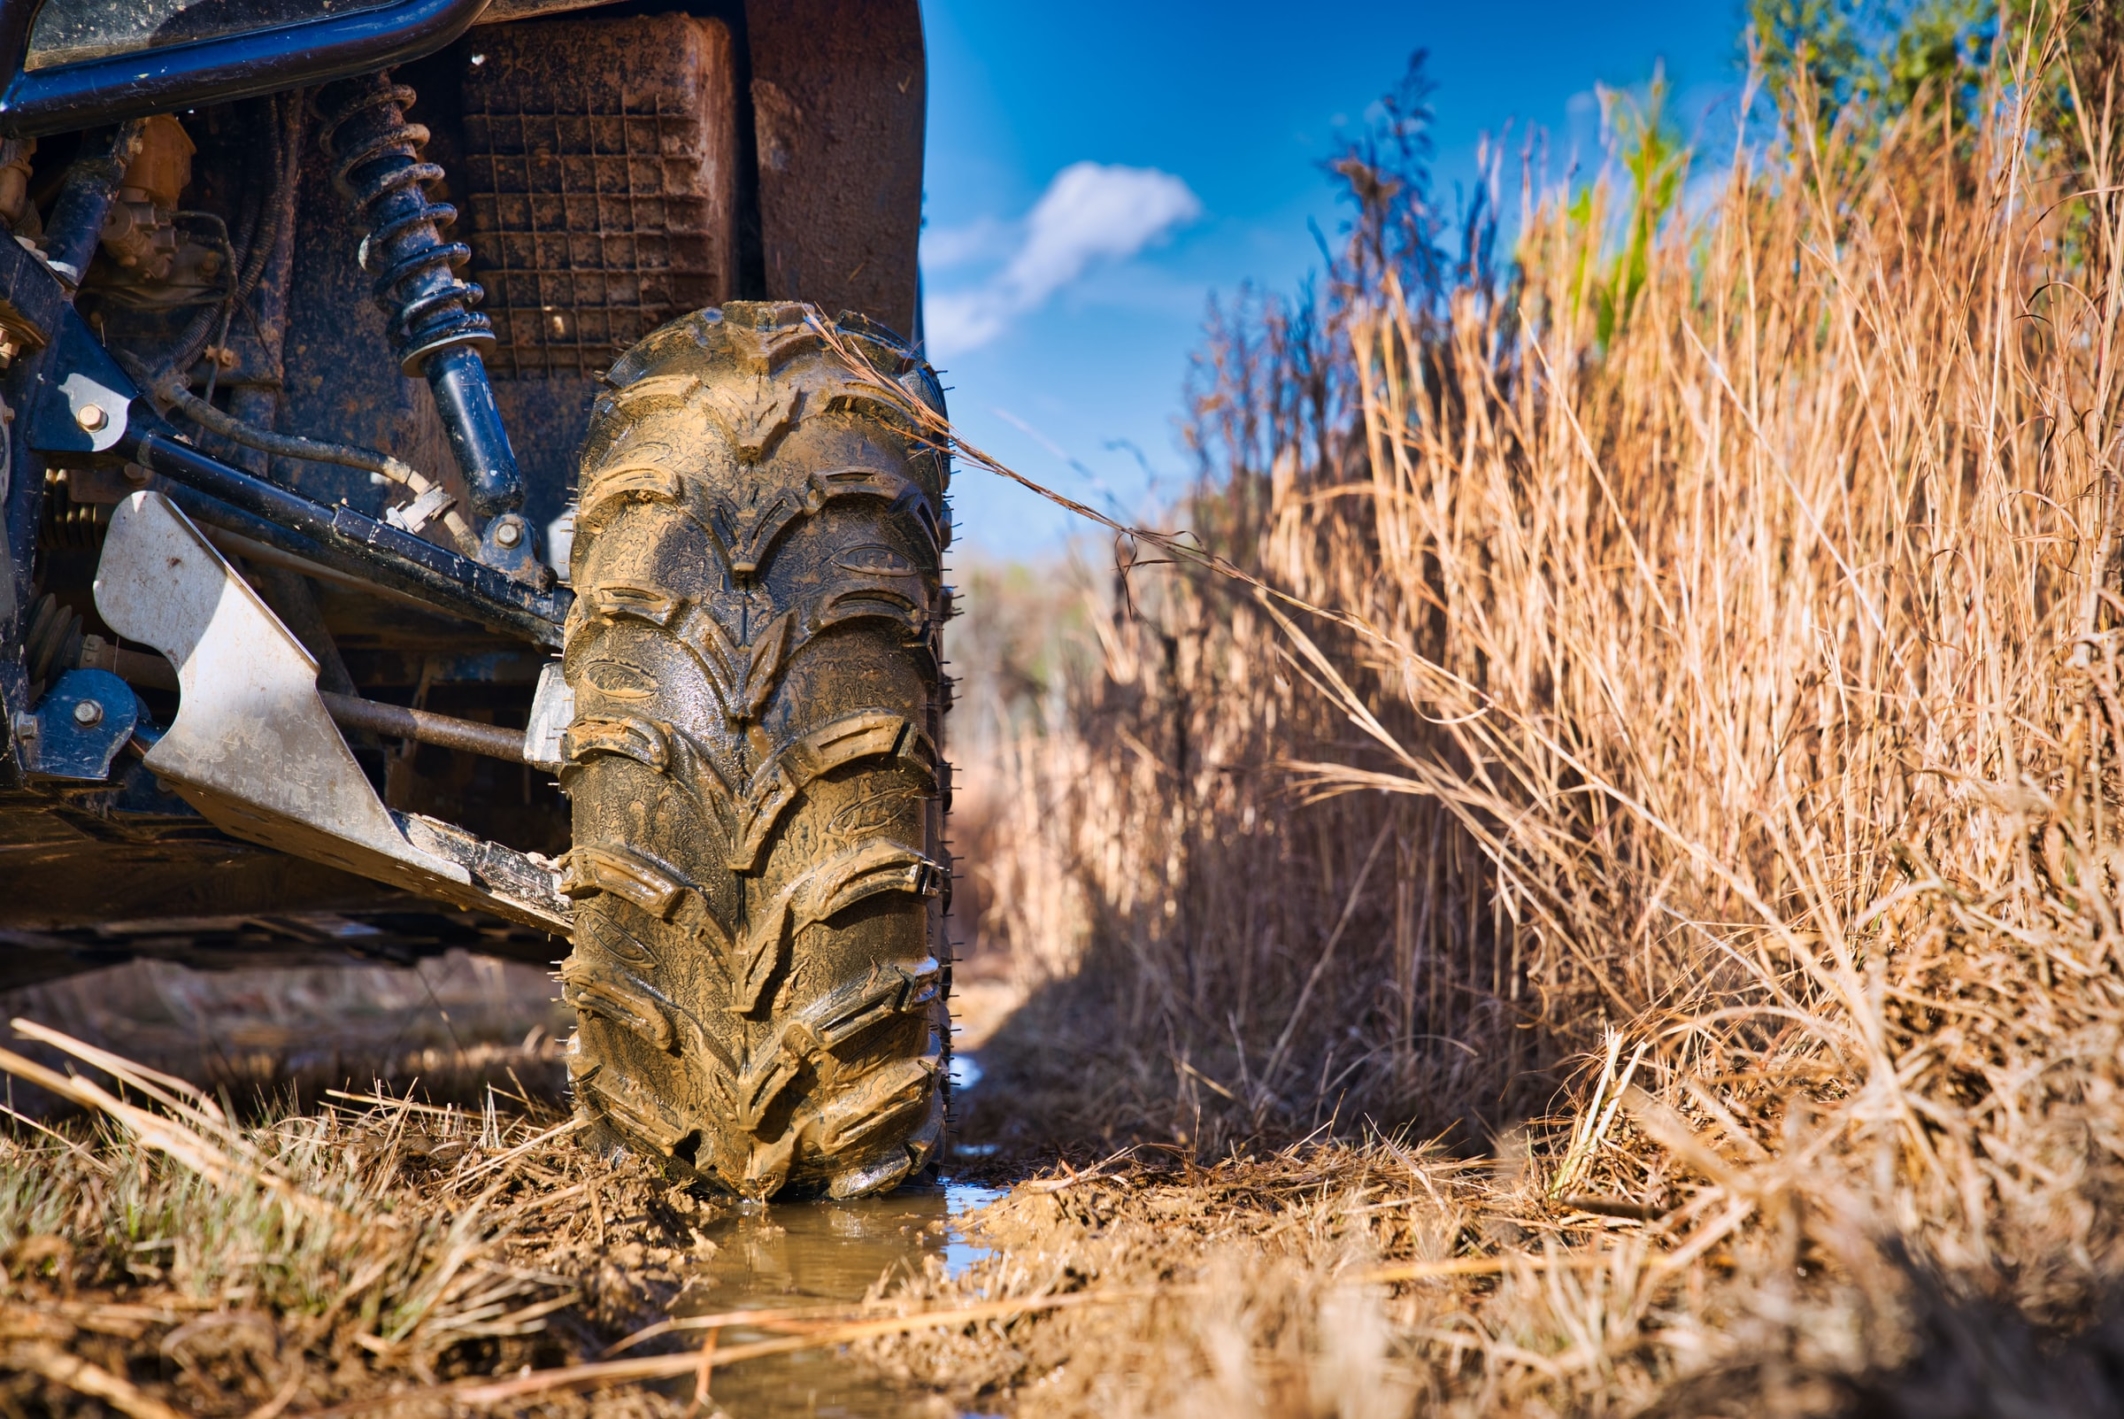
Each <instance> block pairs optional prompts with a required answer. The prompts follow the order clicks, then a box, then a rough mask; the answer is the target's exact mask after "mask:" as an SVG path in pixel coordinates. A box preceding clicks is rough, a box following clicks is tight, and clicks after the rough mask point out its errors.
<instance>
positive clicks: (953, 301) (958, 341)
mask: <svg viewBox="0 0 2124 1419" xmlns="http://www.w3.org/2000/svg"><path fill="white" fill-rule="evenodd" d="M1201 215H1202V203H1201V202H1200V201H1199V200H1197V198H1196V197H1195V194H1194V193H1193V192H1192V191H1190V190H1189V188H1188V185H1187V184H1186V183H1185V182H1182V181H1181V180H1180V179H1179V178H1177V177H1175V176H1173V175H1172V174H1171V173H1169V172H1159V171H1158V170H1157V169H1155V168H1128V167H1108V166H1105V165H1102V164H1099V163H1088V162H1087V163H1072V164H1071V165H1070V166H1068V167H1066V168H1064V169H1062V171H1060V172H1058V173H1056V174H1055V180H1054V181H1053V182H1051V183H1049V184H1048V185H1047V191H1046V192H1045V193H1043V194H1041V197H1040V200H1039V201H1038V202H1037V203H1035V204H1034V205H1033V209H1032V211H1031V212H1029V213H1027V214H1026V217H1025V222H1024V228H1023V233H1022V238H1021V240H1020V241H1019V243H1018V245H1017V248H1016V250H1015V251H1014V252H1012V253H1011V255H1010V258H1009V260H1008V261H1007V262H1006V263H1005V264H1004V266H1003V269H1002V270H1000V271H998V272H996V273H995V275H993V276H991V277H990V278H989V279H988V280H987V281H985V282H983V283H982V284H980V285H978V286H974V287H971V288H969V289H966V290H960V291H948V292H937V293H933V294H931V295H930V296H929V298H928V301H927V309H926V310H925V311H924V316H925V326H926V329H927V334H928V340H929V347H930V350H931V351H932V353H933V354H935V355H936V356H938V357H942V356H945V355H950V354H957V353H962V352H964V351H967V350H972V349H976V348H978V347H979V346H982V345H985V344H987V343H988V342H989V341H990V340H993V339H995V338H996V336H998V335H1000V334H1002V333H1003V331H1004V330H1005V329H1006V328H1007V327H1008V326H1009V324H1010V322H1011V321H1012V320H1013V319H1014V318H1016V317H1017V316H1020V315H1023V314H1025V313H1026V312H1028V311H1031V310H1035V309H1038V308H1039V307H1040V306H1041V305H1043V304H1044V303H1045V302H1046V301H1047V300H1048V298H1049V297H1051V296H1053V295H1054V294H1055V293H1056V292H1057V291H1059V290H1061V289H1062V288H1063V287H1064V286H1067V285H1069V284H1070V283H1071V282H1073V281H1076V280H1078V279H1079V278H1080V277H1082V276H1083V275H1084V274H1085V273H1086V272H1087V271H1089V270H1090V269H1091V268H1092V266H1093V265H1094V264H1096V263H1098V262H1101V261H1126V260H1128V259H1129V258H1130V257H1132V256H1134V255H1136V254H1137V253H1138V252H1140V251H1142V250H1143V249H1144V248H1145V247H1147V246H1149V245H1150V244H1151V243H1153V242H1155V241H1158V240H1159V239H1161V238H1163V237H1165V236H1167V235H1168V234H1170V233H1171V232H1172V230H1173V229H1174V228H1175V227H1179V226H1182V225H1184V224H1186V223H1188V222H1191V221H1193V220H1194V219H1195V218H1197V217H1199V216H1201ZM995 237H996V232H995V229H994V227H993V225H992V224H977V225H976V226H974V227H968V228H961V229H958V230H955V231H948V232H938V233H935V234H933V235H931V237H930V238H929V240H928V242H927V243H925V246H924V255H925V256H926V257H928V258H929V259H930V262H931V265H932V266H933V267H934V266H937V265H952V264H958V263H961V262H964V261H967V260H970V259H973V258H974V256H975V255H976V254H977V253H984V252H986V251H988V250H992V249H993V243H994V241H995Z"/></svg>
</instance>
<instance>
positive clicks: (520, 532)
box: [494, 521, 524, 547]
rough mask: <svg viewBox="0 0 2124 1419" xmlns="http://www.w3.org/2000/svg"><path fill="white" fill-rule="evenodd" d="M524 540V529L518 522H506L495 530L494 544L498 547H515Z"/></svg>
mask: <svg viewBox="0 0 2124 1419" xmlns="http://www.w3.org/2000/svg"><path fill="white" fill-rule="evenodd" d="M523 540H524V529H523V526H522V524H520V523H518V522H515V521H509V522H504V523H502V524H501V525H500V526H499V527H497V528H495V529H494V543H495V545H496V546H498V547H514V546H515V545H516V544H517V543H519V542H521V541H523Z"/></svg>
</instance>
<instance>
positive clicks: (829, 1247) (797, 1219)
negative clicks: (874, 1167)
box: [672, 1182, 997, 1419]
mask: <svg viewBox="0 0 2124 1419" xmlns="http://www.w3.org/2000/svg"><path fill="white" fill-rule="evenodd" d="M996 1196H997V1194H996V1193H994V1192H991V1191H989V1190H988V1189H986V1188H979V1187H973V1186H969V1185H964V1184H953V1183H949V1182H946V1183H943V1184H939V1185H930V1186H927V1187H920V1188H904V1189H902V1190H900V1191H898V1192H895V1193H892V1194H891V1195H890V1196H886V1197H871V1198H864V1199H862V1200H861V1201H857V1202H793V1203H776V1204H773V1205H770V1206H764V1207H759V1208H756V1209H753V1210H747V1211H744V1212H740V1213H738V1214H737V1215H735V1216H731V1217H726V1218H724V1219H723V1220H721V1221H720V1222H717V1223H715V1224H712V1225H711V1226H710V1227H709V1228H708V1235H709V1238H710V1239H711V1240H713V1241H714V1242H715V1244H716V1251H715V1254H714V1255H713V1256H711V1257H709V1258H707V1259H706V1260H704V1261H702V1262H700V1263H698V1264H697V1265H696V1267H695V1270H694V1273H693V1275H692V1276H690V1277H689V1278H688V1281H687V1284H686V1289H685V1291H684V1293H683V1294H682V1295H681V1297H680V1300H679V1304H678V1305H676V1306H674V1307H673V1310H672V1313H673V1314H674V1315H680V1316H683V1315H710V1314H718V1313H722V1312H727V1311H745V1310H755V1311H764V1310H781V1309H784V1308H787V1307H793V1306H810V1305H827V1304H844V1303H846V1302H850V1301H857V1300H861V1299H862V1296H863V1293H864V1292H865V1291H866V1290H868V1289H869V1288H870V1286H871V1285H872V1284H874V1283H875V1282H876V1281H877V1279H878V1278H879V1277H880V1276H881V1275H883V1274H884V1273H885V1272H886V1271H887V1270H888V1269H891V1268H894V1267H899V1266H904V1267H906V1268H908V1269H910V1270H913V1271H917V1272H919V1271H920V1270H921V1268H922V1265H923V1262H924V1260H925V1259H926V1258H928V1257H931V1256H940V1257H942V1258H943V1259H944V1264H945V1265H946V1266H947V1267H948V1268H950V1269H952V1270H954V1271H956V1270H958V1269H959V1268H961V1267H963V1266H965V1265H966V1264H967V1263H968V1262H970V1261H972V1260H973V1259H974V1258H975V1257H976V1256H978V1255H980V1252H979V1251H978V1250H977V1249H976V1248H974V1247H972V1246H970V1245H969V1244H968V1243H967V1242H966V1240H965V1238H964V1236H963V1235H962V1233H961V1230H960V1225H959V1223H960V1218H961V1217H962V1216H963V1215H964V1214H965V1213H967V1212H969V1211H971V1210H973V1209H974V1208H976V1207H980V1206H982V1205H983V1204H985V1203H987V1202H989V1201H990V1200H992V1199H993V1198H995V1197H996ZM770 1338H772V1333H771V1332H768V1331H764V1330H754V1329H749V1328H747V1327H744V1326H730V1327H728V1328H726V1329H725V1330H724V1331H723V1332H722V1334H721V1336H720V1337H719V1339H718V1341H717V1344H718V1346H732V1345H743V1344H746V1343H748V1342H750V1341H754V1340H766V1339H770ZM687 1392H688V1393H689V1394H690V1393H691V1389H690V1386H689V1387H688V1389H687ZM713 1393H714V1397H715V1404H716V1406H717V1407H718V1408H720V1409H721V1410H722V1411H723V1413H724V1414H726V1415H728V1416H729V1419H770V1417H771V1419H811V1416H814V1415H816V1416H818V1417H819V1419H907V1417H908V1416H921V1419H931V1416H943V1415H949V1414H951V1412H952V1411H951V1410H950V1409H949V1408H947V1407H942V1406H940V1405H939V1403H938V1402H937V1401H936V1400H934V1399H931V1398H929V1397H927V1396H924V1395H918V1394H914V1393H910V1392H908V1391H904V1390H901V1389H898V1388H896V1387H894V1386H892V1385H890V1384H888V1383H886V1382H885V1381H882V1380H879V1379H875V1378H872V1377H870V1376H869V1375H867V1374H864V1373H863V1372H861V1371H860V1370H859V1369H858V1367H857V1366H855V1365H853V1364H851V1363H850V1362H848V1361H846V1360H844V1359H842V1358H840V1357H839V1356H838V1355H835V1354H832V1353H828V1352H819V1351H811V1352H807V1353H804V1354H801V1355H790V1356H776V1357H773V1358H770V1359H765V1360H754V1361H751V1362H749V1363H746V1364H743V1365H739V1366H737V1367H735V1368H733V1369H731V1370H728V1371H723V1372H718V1373H717V1374H716V1376H715V1379H714V1385H713Z"/></svg>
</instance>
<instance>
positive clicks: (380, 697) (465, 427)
mask: <svg viewBox="0 0 2124 1419" xmlns="http://www.w3.org/2000/svg"><path fill="white" fill-rule="evenodd" d="M0 54H4V56H5V57H6V58H7V59H8V60H9V61H10V63H9V67H8V69H7V71H6V76H7V82H6V88H5V90H4V92H0V221H4V222H5V224H6V227H7V234H8V235H10V236H12V238H13V240H5V241H0V398H4V400H5V412H4V413H0V419H4V420H5V421H6V424H5V427H6V431H7V438H6V442H5V449H4V451H5V459H6V461H5V464H4V466H0V496H4V500H5V503H4V506H5V518H4V521H0V566H4V567H5V568H6V570H7V571H8V572H9V575H7V576H5V577H0V728H4V731H5V743H6V748H5V752H4V754H0V884H4V885H5V887H6V890H5V891H4V892H0V986H8V985H19V984H24V983H28V982H31V981H34V980H37V979H40V978H49V977H54V976H58V975H63V974H66V973H69V972H73V971H78V970H82V969H85V968H88V967H91V966H95V965H100V964H103V963H106V962H110V961H114V960H119V959H124V958H126V957H130V956H137V955H161V956H166V957H170V958H173V959H177V960H181V961H186V962H190V963H192V964H197V965H216V964H233V963H253V962H256V963H265V962H284V961H287V960H290V959H293V958H296V957H298V956H302V955H315V954H316V953H320V952H326V953H345V952H353V953H356V954H359V955H363V956H367V957H370V958H381V959H395V960H410V959H415V958H417V957H418V956H420V955H421V954H422V953H427V952H434V951H440V950H444V949H447V948H450V947H453V946H463V947H468V948H470V949H474V950H479V951H484V952H490V953H496V954H502V955H508V956H514V957H517V958H520V959H527V960H532V961H537V962H541V963H549V962H551V961H552V960H553V958H554V957H555V956H557V955H558V954H560V952H559V948H558V946H557V944H556V943H555V941H554V939H553V938H555V937H560V936H566V937H567V938H569V941H570V949H569V951H568V953H567V958H566V960H565V962H563V963H562V964H561V965H560V970H559V979H560V983H561V992H562V998H563V999H564V1000H565V1001H566V1002H567V1003H568V1004H569V1005H570V1006H572V1007H573V1009H574V1010H575V1012H576V1016H577V1020H578V1028H577V1030H576V1033H575V1035H574V1036H573V1038H572V1039H571V1040H570V1042H569V1045H568V1072H569V1075H570V1078H571V1081H572V1087H573V1090H574V1095H575V1099H576V1104H577V1107H578V1109H579V1110H580V1111H581V1113H582V1114H583V1116H584V1117H585V1118H586V1119H587V1120H588V1121H589V1122H590V1123H591V1124H592V1125H593V1128H594V1130H595V1132H596V1133H597V1134H598V1135H599V1136H600V1137H601V1139H602V1140H603V1141H604V1143H605V1144H606V1145H608V1146H625V1147H629V1148H632V1149H635V1150H638V1151H641V1152H643V1153H646V1154H649V1155H652V1156H654V1157H655V1158H657V1159H659V1160H661V1161H662V1162H663V1164H664V1165H665V1166H666V1167H667V1168H668V1169H669V1170H671V1171H672V1172H673V1173H674V1174H676V1175H678V1176H680V1177H686V1178H697V1179H700V1180H702V1181H705V1182H707V1183H710V1184H712V1185H716V1186H719V1187H723V1188H727V1189H729V1190H732V1191H735V1192H737V1193H740V1194H743V1195H746V1196H750V1197H766V1196H769V1195H772V1194H775V1193H776V1192H778V1191H781V1190H783V1189H795V1190H799V1191H803V1192H824V1193H828V1194H831V1195H833V1196H836V1197H850V1196H856V1195H860V1194H864V1193H869V1192H876V1191H880V1190H883V1189H886V1188H889V1187H892V1186H893V1185H895V1184H896V1183H898V1182H900V1181H901V1180H902V1179H904V1178H907V1177H909V1176H910V1175H911V1174H913V1173H915V1172H917V1171H919V1170H921V1169H922V1168H924V1167H925V1166H926V1165H927V1164H928V1162H929V1161H930V1160H931V1159H932V1157H933V1156H934V1153H935V1150H936V1148H937V1146H938V1143H939V1140H940V1137H941V1135H942V1130H943V1127H944V1103H945V1093H946V1081H945V1077H944V1070H945V1064H946V1056H947V1054H948V1048H949V1046H948V1028H949V1027H948V1025H947V1022H946V1015H945V999H946V996H947V994H948V990H949V983H950V967H949V964H948V963H949V959H950V957H949V952H948V950H947V948H946V944H945V938H944V933H943V925H944V914H945V910H946V906H947V902H948V896H949V889H950V880H951V877H950V867H949V864H948V861H947V855H946V851H945V847H944V840H943V813H944V809H945V805H946V800H947V799H948V797H949V791H950V790H949V782H948V777H947V775H948V769H947V766H946V764H945V762H944V760H943V758H942V756H941V740H942V717H943V712H944V709H945V702H946V698H947V695H948V685H947V682H946V680H945V678H944V675H943V667H942V660H941V656H940V653H939V631H940V628H941V625H942V623H943V621H944V619H945V618H946V616H947V615H948V613H949V591H948V588H945V587H944V586H943V585H942V584H941V582H940V573H941V561H942V555H943V552H944V549H945V546H946V544H947V542H948V541H949V537H950V520H949V513H948V510H947V507H946V502H945V491H946V481H947V478H948V476H949V464H948V461H947V459H946V458H945V456H944V454H943V452H942V451H941V450H940V449H938V448H937V447H935V446H934V444H933V443H931V442H929V441H926V440H925V439H923V438H922V437H921V436H920V435H919V433H918V421H917V418H916V414H917V411H919V410H921V408H922V406H924V405H926V406H928V408H929V409H932V410H935V411H937V412H938V413H941V411H942V394H941V392H940V390H939V388H938V386H937V383H936V380H935V377H934V376H933V374H932V373H931V371H930V370H929V368H928V366H927V365H926V364H925V363H924V362H923V360H922V357H921V353H920V351H921V344H920V338H921V337H920V310H919V301H918V291H917V275H916V265H915V256H916V236H917V231H918V228H919V226H920V220H921V152H922V137H923V107H924V69H923V54H922V38H921V29H920V18H919V14H918V12H917V9H916V5H915V0H624V3H604V4H600V3H597V0H0ZM833 312H839V314H833ZM895 331H909V332H910V333H911V335H912V337H913V338H912V340H911V341H910V340H909V339H905V338H902V336H900V335H898V334H895V333H894V332H895Z"/></svg>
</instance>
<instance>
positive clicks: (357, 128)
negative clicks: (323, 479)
mask: <svg viewBox="0 0 2124 1419" xmlns="http://www.w3.org/2000/svg"><path fill="white" fill-rule="evenodd" d="M414 98H415V95H414V92H413V90H411V89H409V88H407V87H406V86H405V85H403V84H397V83H393V82H392V80H391V77H390V75H389V74H388V73H382V74H372V75H368V76H366V77H363V78H359V79H349V80H345V81H343V82H341V83H337V84H333V85H331V86H330V87H329V88H327V89H326V90H325V91H324V93H323V94H322V95H320V98H319V104H318V106H319V108H320V109H321V110H322V112H323V114H324V119H325V123H324V132H323V134H322V141H323V144H324V147H325V151H326V152H327V153H329V154H331V156H332V159H333V161H334V163H335V164H336V168H335V172H334V176H335V178H336V179H337V181H338V184H339V189H340V191H341V192H343V193H344V194H346V196H347V197H348V199H349V200H350V201H352V202H353V203H354V206H355V210H356V211H357V212H358V213H359V214H360V215H361V218H362V221H363V222H364V223H365V224H366V225H367V228H368V236H367V237H365V238H364V239H363V241H362V244H361V265H362V269H363V270H364V271H367V272H368V273H369V274H370V275H372V276H374V277H375V278H376V284H375V287H374V295H375V297H376V304H377V306H378V308H379V309H381V310H382V311H383V313H384V320H385V323H386V325H387V327H388V329H389V332H390V338H391V345H392V349H393V351H394V353H396V354H397V356H398V360H399V368H400V369H401V370H402V371H404V372H405V373H406V374H409V375H422V376H425V377H426V379H427V381H428V386H429V388H431V389H432V390H434V392H435V403H436V408H437V411H438V412H439V413H440V414H441V415H442V422H443V430H444V433H445V434H446V435H447V436H448V438H449V441H450V449H451V452H452V453H453V454H454V455H455V456H456V458H457V462H458V466H459V467H460V468H461V469H463V470H464V474H465V481H466V483H467V485H468V486H469V489H470V492H471V496H472V505H473V508H474V510H475V511H477V512H478V513H480V514H481V515H482V516H487V517H491V516H493V515H495V514H497V513H500V512H504V511H507V510H508V509H510V508H514V507H517V506H519V505H521V503H522V502H523V496H524V493H523V480H522V479H521V478H520V477H519V476H518V474H517V470H516V455H515V453H514V452H513V451H512V450H511V449H510V447H509V438H508V434H507V432H506V431H505V430H504V429H503V428H502V421H501V411H500V409H499V408H497V407H496V405H495V403H494V389H493V386H492V385H491V384H489V382H488V379H487V367H486V365H485V363H484V362H482V360H481V359H480V354H479V349H478V347H479V346H480V345H483V344H491V343H492V342H493V340H494V328H493V326H492V325H490V324H489V323H488V321H487V317H486V316H484V315H481V314H480V313H479V311H478V310H477V309H476V307H477V306H478V305H479V302H480V299H481V297H482V296H483V294H484V293H483V292H482V291H481V290H480V288H479V287H478V286H477V285H474V284H473V283H472V282H470V281H467V280H464V279H463V278H462V277H460V276H459V275H458V274H457V268H459V267H460V266H463V265H464V264H465V263H466V262H467V261H469V260H471V258H472V251H471V248H469V247H467V246H465V245H464V244H463V243H462V242H451V241H446V240H445V239H444V238H443V230H444V228H446V227H448V226H449V225H450V224H451V223H452V222H454V221H456V220H457V211H456V209H455V208H453V207H450V206H448V205H446V204H443V203H439V202H430V201H429V200H428V184H429V183H432V182H439V181H441V180H442V176H443V170H442V169H441V168H440V167H438V166H436V165H435V164H434V163H431V162H425V161H423V160H422V158H421V150H422V148H424V147H425V146H426V145H427V141H428V130H427V129H426V128H424V127H422V126H421V125H420V124H418V123H410V122H408V121H407V120H406V110H407V109H408V108H410V107H411V106H412V105H413V102H414Z"/></svg>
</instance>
